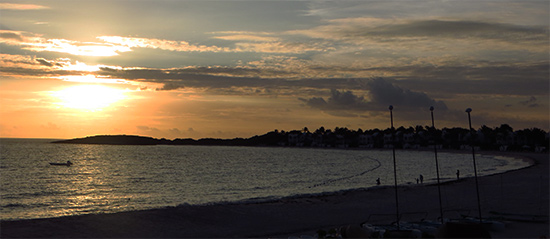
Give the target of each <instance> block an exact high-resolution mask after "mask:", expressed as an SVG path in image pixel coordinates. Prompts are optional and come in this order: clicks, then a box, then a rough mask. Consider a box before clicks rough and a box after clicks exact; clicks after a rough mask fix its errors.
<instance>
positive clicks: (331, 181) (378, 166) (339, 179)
mask: <svg viewBox="0 0 550 239" xmlns="http://www.w3.org/2000/svg"><path fill="white" fill-rule="evenodd" d="M367 158H368V159H370V160H373V161H375V162H376V163H377V165H376V166H374V168H371V169H368V170H367V171H364V172H361V173H358V174H354V175H351V176H346V177H342V178H335V179H330V180H327V181H324V182H322V183H318V184H315V185H313V186H309V187H308V188H315V187H319V186H323V185H326V184H329V183H334V182H338V181H342V180H348V179H350V178H354V177H359V176H362V175H365V174H366V173H368V172H371V171H373V170H375V169H377V168H380V166H382V164H381V163H380V161H378V159H375V158H371V157H367Z"/></svg>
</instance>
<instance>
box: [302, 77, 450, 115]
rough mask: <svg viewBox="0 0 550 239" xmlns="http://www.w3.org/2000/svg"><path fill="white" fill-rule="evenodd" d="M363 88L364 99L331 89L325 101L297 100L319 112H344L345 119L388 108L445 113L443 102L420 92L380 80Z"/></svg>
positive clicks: (314, 99)
mask: <svg viewBox="0 0 550 239" xmlns="http://www.w3.org/2000/svg"><path fill="white" fill-rule="evenodd" d="M364 86H365V89H364V90H366V91H368V96H367V98H365V97H363V96H357V95H355V94H354V93H353V92H352V91H349V90H348V91H338V90H335V89H332V90H331V92H330V96H329V97H328V99H327V100H325V99H324V98H321V97H312V98H309V99H304V98H300V100H301V101H303V102H305V103H306V104H307V105H308V106H310V107H312V108H317V109H320V110H323V111H327V112H332V113H335V112H345V113H344V114H345V116H348V115H350V114H351V113H352V112H354V113H353V114H357V115H360V114H364V113H366V112H367V111H386V110H387V108H388V106H389V105H393V106H395V107H396V108H400V109H401V110H402V111H411V112H412V111H417V110H419V109H427V108H428V107H430V106H434V107H435V108H437V109H438V110H441V111H446V110H447V105H446V104H445V103H444V102H443V101H436V100H434V99H432V98H430V97H429V96H428V95H426V94H425V93H423V92H415V91H411V90H408V89H403V88H401V87H398V86H395V85H393V84H391V83H390V82H388V81H386V80H384V79H381V78H376V79H371V80H368V81H366V84H364ZM337 114H339V113H337Z"/></svg>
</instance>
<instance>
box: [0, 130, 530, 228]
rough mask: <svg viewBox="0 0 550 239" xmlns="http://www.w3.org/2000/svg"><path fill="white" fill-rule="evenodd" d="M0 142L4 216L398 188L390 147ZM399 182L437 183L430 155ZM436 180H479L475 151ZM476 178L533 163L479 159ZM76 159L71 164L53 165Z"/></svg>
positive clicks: (449, 161) (411, 158) (449, 160)
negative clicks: (420, 180)
mask: <svg viewBox="0 0 550 239" xmlns="http://www.w3.org/2000/svg"><path fill="white" fill-rule="evenodd" d="M50 141H51V140H44V139H0V145H1V150H0V177H1V188H0V189H1V190H0V193H1V194H0V196H1V198H0V199H1V200H0V203H1V208H0V216H1V218H0V219H3V220H6V219H7V220H11V219H23V218H44V217H58V216H67V215H78V214H88V213H106V212H118V211H129V210H141V209H149V208H158V207H166V206H176V205H179V204H184V203H187V204H192V205H195V204H208V203H220V202H236V201H249V200H265V199H274V198H280V197H285V196H292V195H298V194H317V193H324V192H335V191H340V190H347V189H355V188H366V187H373V186H376V178H380V179H381V182H382V185H393V161H392V155H391V151H379V150H337V149H303V148H262V147H218V146H113V145H70V144H51V143H49V142H50ZM396 158H397V172H398V183H399V184H407V183H416V180H415V179H416V178H418V176H419V175H420V174H422V175H423V176H424V182H425V183H430V182H434V181H435V180H436V179H435V177H436V176H435V175H436V173H435V163H434V162H435V161H434V154H433V152H429V151H428V152H420V151H418V152H417V151H401V150H397V151H396ZM438 158H439V164H440V175H441V178H442V179H444V180H454V179H455V178H456V175H455V172H456V170H457V169H459V170H460V172H461V177H468V176H472V175H473V166H472V158H471V155H468V154H450V153H440V154H439V155H438ZM476 159H477V162H478V174H480V175H486V174H494V173H499V172H503V171H507V170H511V169H516V168H521V167H526V166H528V164H527V163H524V162H522V161H521V160H516V159H512V158H505V157H493V156H485V155H478V156H477V157H476ZM67 160H70V161H72V162H73V163H74V165H73V166H71V167H66V166H51V165H50V164H49V163H50V162H66V161H67Z"/></svg>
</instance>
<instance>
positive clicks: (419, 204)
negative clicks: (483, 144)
mask: <svg viewBox="0 0 550 239" xmlns="http://www.w3.org/2000/svg"><path fill="white" fill-rule="evenodd" d="M481 153H482V154H494V155H506V156H514V157H517V158H524V159H525V160H533V161H534V164H533V166H531V167H528V168H524V169H520V170H514V171H510V172H506V173H503V174H497V175H491V176H485V177H480V178H479V185H480V197H481V209H482V216H483V217H484V218H486V217H490V216H495V214H492V213H490V212H499V213H511V214H526V215H545V216H546V218H548V214H549V202H550V199H549V188H550V186H549V176H548V175H549V172H550V170H549V163H548V161H549V154H548V153H546V154H535V153H502V152H481ZM441 192H442V202H443V208H444V217H446V218H458V217H459V216H460V214H469V215H471V216H477V215H478V209H477V208H478V207H477V198H476V192H475V180H474V179H473V178H468V179H461V180H459V181H452V182H447V183H445V184H444V185H442V186H441ZM398 195H399V210H400V213H403V214H404V216H403V219H402V220H404V221H407V220H410V221H413V220H418V219H421V218H424V217H425V218H426V219H429V220H437V217H439V201H438V187H437V186H434V185H408V186H402V187H399V188H398ZM394 213H395V191H394V188H392V187H379V188H369V189H359V190H351V191H344V192H338V193H334V194H329V195H318V196H303V197H293V198H285V199H282V200H277V201H270V202H261V203H247V204H225V205H205V206H189V205H187V206H178V207H169V208H163V209H154V210H145V211H134V212H122V213H114V214H97V215H82V216H71V217H61V218H49V219H33V220H19V221H2V222H1V224H0V236H1V237H2V238H10V237H23V238H37V237H51V238H90V237H92V238H160V237H164V238H184V237H193V238H197V237H203V238H204V237H208V238H216V237H217V238H228V237H248V238H250V237H263V238H268V237H281V238H286V237H289V236H300V235H314V234H315V232H316V231H317V230H318V229H323V230H328V229H330V228H335V227H340V226H344V225H359V224H361V223H363V222H366V221H367V220H369V219H370V222H371V223H390V222H391V221H392V220H393V219H395V216H393V215H392V214H394ZM381 214H389V215H385V216H384V215H381ZM505 223H506V228H505V229H504V230H503V231H500V232H491V235H492V237H493V238H540V237H548V236H550V233H549V223H548V221H546V222H542V223H540V222H538V223H537V222H518V221H514V220H508V221H505Z"/></svg>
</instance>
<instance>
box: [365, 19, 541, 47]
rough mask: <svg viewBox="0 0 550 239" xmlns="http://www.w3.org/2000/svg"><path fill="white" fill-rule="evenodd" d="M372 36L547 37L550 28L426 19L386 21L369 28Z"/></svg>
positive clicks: (368, 32) (526, 39) (369, 33)
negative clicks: (394, 22) (402, 22)
mask: <svg viewBox="0 0 550 239" xmlns="http://www.w3.org/2000/svg"><path fill="white" fill-rule="evenodd" d="M367 34H368V35H369V36H384V37H392V36H404V37H421V36H428V37H450V38H471V37H475V38H483V39H500V40H507V41H514V42H515V41H517V40H522V41H533V40H536V41H540V40H543V41H548V37H549V35H548V34H549V32H548V30H547V29H545V28H543V27H534V26H531V27H526V26H517V25H511V24H502V23H490V22H476V21H442V20H423V21H412V22H409V23H405V24H395V25H384V26H379V27H376V28H373V29H370V30H367Z"/></svg>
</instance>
